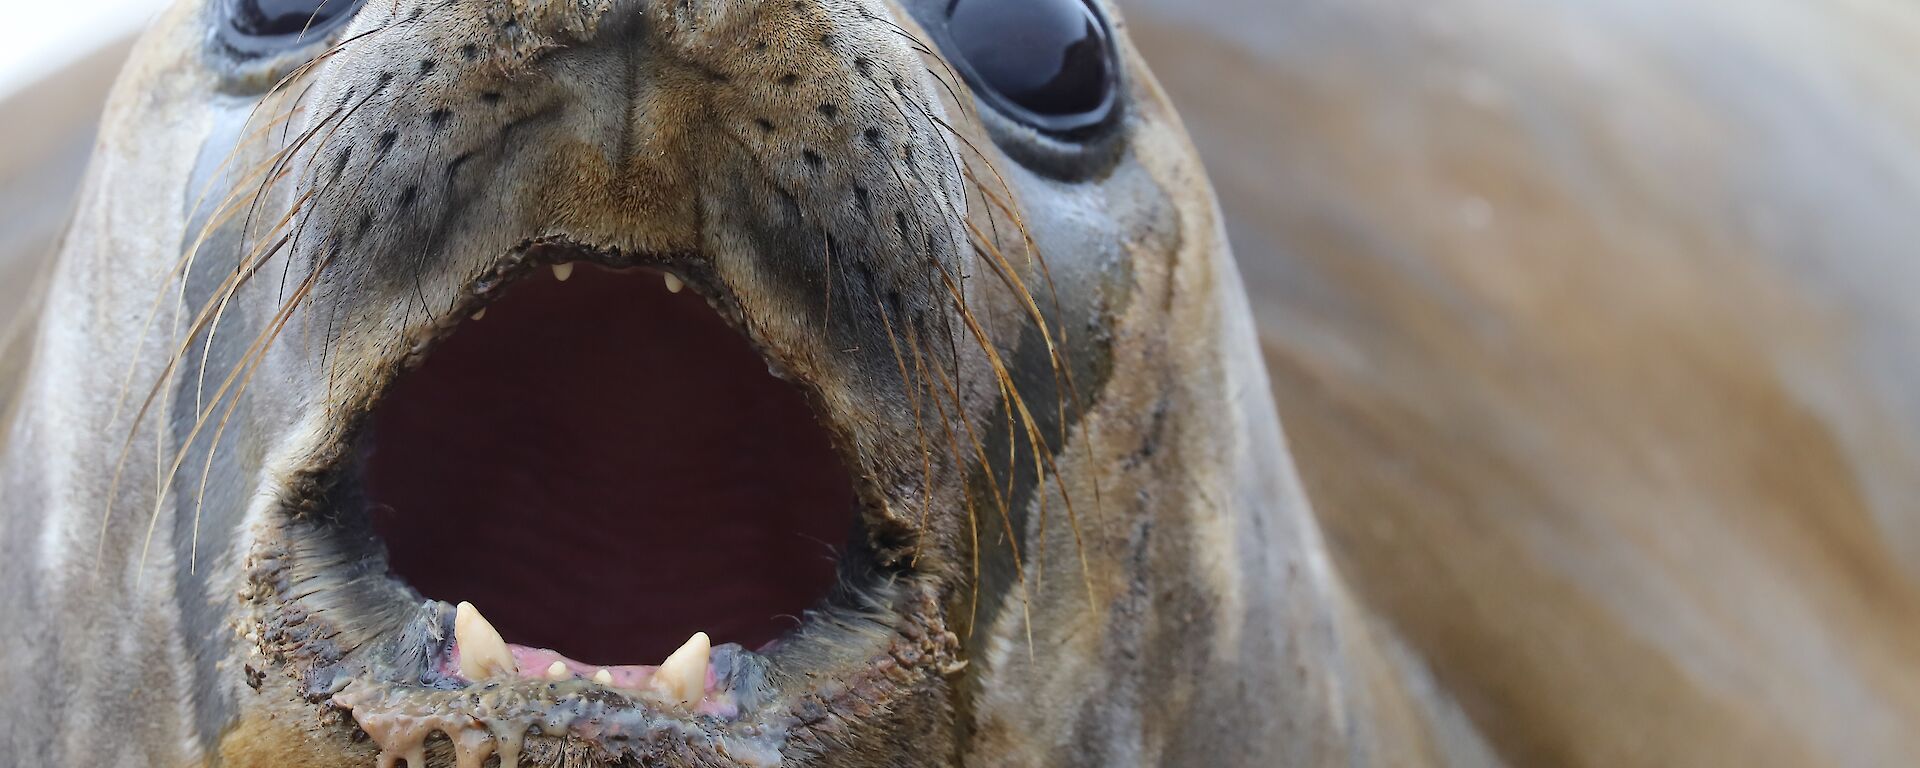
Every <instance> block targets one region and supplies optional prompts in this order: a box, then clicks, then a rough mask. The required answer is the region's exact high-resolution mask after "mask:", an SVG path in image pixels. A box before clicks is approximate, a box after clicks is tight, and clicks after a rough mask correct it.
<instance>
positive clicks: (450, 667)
mask: <svg viewBox="0 0 1920 768" xmlns="http://www.w3.org/2000/svg"><path fill="white" fill-rule="evenodd" d="M507 651H508V652H509V653H512V654H513V665H514V666H515V667H518V668H519V670H520V678H521V679H523V680H545V679H547V670H548V669H550V668H552V667H553V663H554V662H556V661H557V662H560V663H561V664H564V665H566V667H567V673H568V674H569V675H571V676H573V677H575V678H578V679H581V680H592V679H593V676H594V675H595V674H597V673H598V672H599V671H600V670H603V669H604V670H606V671H607V674H608V675H611V676H612V677H613V683H612V686H613V687H615V688H625V689H628V690H635V691H639V690H645V689H646V688H647V686H648V684H649V683H652V682H653V673H654V672H656V671H658V670H659V669H660V668H659V667H652V666H647V665H645V664H627V665H623V666H615V667H603V666H600V665H598V664H588V663H586V662H581V661H574V660H573V659H569V658H567V657H565V656H562V655H560V654H559V653H557V652H555V651H550V650H547V649H545V648H529V647H527V646H524V645H514V644H513V643H508V644H507ZM440 671H441V673H443V674H446V675H452V676H458V675H459V674H460V647H459V646H458V645H456V646H454V648H453V652H452V653H449V654H447V660H446V662H445V663H444V664H443V665H442V667H441V670H440ZM714 683H715V680H714V675H713V665H712V664H711V663H709V664H708V665H707V681H706V690H707V691H708V692H709V693H711V692H712V691H713V686H714Z"/></svg>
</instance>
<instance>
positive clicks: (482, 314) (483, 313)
mask: <svg viewBox="0 0 1920 768" xmlns="http://www.w3.org/2000/svg"><path fill="white" fill-rule="evenodd" d="M486 317H487V311H486V310H484V309H482V310H480V311H478V312H475V313H473V319H474V320H475V321H476V322H477V321H480V320H485V319H486Z"/></svg>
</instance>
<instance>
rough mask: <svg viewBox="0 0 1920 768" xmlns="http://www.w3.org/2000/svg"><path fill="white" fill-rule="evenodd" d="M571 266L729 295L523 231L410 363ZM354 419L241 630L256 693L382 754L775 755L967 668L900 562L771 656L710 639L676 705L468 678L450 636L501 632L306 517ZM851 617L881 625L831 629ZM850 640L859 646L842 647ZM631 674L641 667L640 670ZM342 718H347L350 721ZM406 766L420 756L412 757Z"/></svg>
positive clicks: (757, 760)
mask: <svg viewBox="0 0 1920 768" xmlns="http://www.w3.org/2000/svg"><path fill="white" fill-rule="evenodd" d="M574 261H588V262H595V263H600V264H604V265H608V266H616V267H631V266H637V265H642V264H645V265H648V266H653V267H664V268H667V269H670V270H671V273H672V274H676V275H678V276H680V278H681V279H684V280H685V281H686V282H687V283H689V284H692V285H694V286H695V287H696V288H699V289H701V290H704V291H711V292H713V293H711V294H709V295H710V296H712V297H714V298H715V299H717V301H716V303H717V304H718V305H720V306H721V307H722V308H723V315H725V314H727V312H726V311H724V310H725V309H727V308H729V307H732V306H733V303H732V301H731V297H729V296H727V295H725V293H724V289H722V288H719V287H718V286H715V285H714V284H713V282H712V281H711V280H709V279H708V278H707V276H706V275H705V274H704V273H703V272H702V271H701V266H700V265H701V262H700V261H699V260H698V259H697V258H694V257H692V256H691V255H667V256H645V257H635V256H630V255H625V254H619V253H613V252H608V251H602V250H596V249H592V248H587V247H584V246H581V245H579V244H577V243H573V242H572V241H569V240H565V239H560V238H554V239H546V240H539V241H530V242H528V243H527V244H526V245H525V246H523V247H522V248H520V249H518V250H516V251H515V252H514V253H513V254H511V255H510V256H509V257H507V258H506V259H504V260H502V261H500V262H499V263H498V264H497V265H496V267H495V268H494V269H492V270H491V271H490V272H488V273H487V274H486V275H484V276H482V277H481V278H480V279H479V280H477V281H476V282H475V283H474V284H473V285H472V286H471V290H470V295H471V298H470V301H469V303H468V304H467V305H466V306H463V307H461V308H459V309H458V310H457V311H456V312H453V313H451V314H449V315H448V316H447V317H446V318H444V319H443V320H441V321H440V322H439V323H438V324H436V325H433V326H431V327H429V328H427V329H425V330H424V331H422V335H421V336H420V337H418V338H410V339H408V340H407V341H408V342H409V346H410V349H411V352H410V354H409V356H408V357H407V360H408V361H410V362H417V361H418V360H420V359H422V358H423V357H424V355H425V354H426V353H427V352H428V351H429V350H430V349H431V347H432V346H433V343H434V342H435V341H436V340H438V339H439V338H441V337H443V336H445V335H446V334H447V333H450V332H451V330H452V329H453V327H454V326H455V325H457V324H458V322H459V319H460V318H464V317H466V316H467V315H469V314H471V313H472V312H474V311H477V310H479V309H481V308H484V307H486V306H487V305H488V304H489V303H491V302H492V301H493V300H495V299H496V298H497V297H498V296H499V294H500V292H501V291H502V290H504V289H505V288H506V287H508V286H509V285H511V284H513V283H514V282H516V281H517V280H518V279H520V278H521V277H523V276H525V275H527V274H529V273H531V272H533V271H534V270H536V269H538V268H540V267H542V266H544V265H548V264H560V263H570V262H574ZM734 319H735V320H736V322H737V318H734ZM763 353H764V349H763ZM770 362H771V363H773V364H776V365H778V364H780V363H781V362H782V361H779V360H770ZM403 367H404V366H403ZM397 374H398V371H389V372H388V373H387V375H385V376H381V377H377V378H374V379H371V380H370V381H372V382H373V383H371V384H369V386H371V387H373V388H374V389H375V390H376V391H373V392H368V393H365V395H364V396H363V397H361V398H354V399H355V400H357V401H360V402H364V403H367V404H368V405H369V407H370V405H371V404H372V403H374V402H376V401H378V399H379V395H380V391H381V390H384V388H386V387H388V386H390V383H391V381H392V379H393V378H394V377H395V376H397ZM365 417H366V414H365V413H364V412H361V413H351V414H343V415H342V417H341V418H342V419H343V420H344V421H345V422H347V424H346V426H344V427H342V428H340V429H338V430H336V432H335V438H334V442H333V443H331V444H330V445H329V446H328V447H327V448H326V449H323V450H320V451H318V452H316V453H315V454H314V455H313V456H312V457H311V458H310V460H309V461H308V462H307V464H306V465H305V466H304V468H303V469H302V470H300V471H298V472H295V473H294V474H293V475H292V476H291V477H290V478H288V480H287V482H286V483H285V484H284V487H282V488H281V489H280V493H279V497H280V500H279V506H280V508H281V510H280V512H279V513H278V514H276V515H274V516H273V517H274V518H275V519H274V523H275V525H274V526H273V527H272V529H271V530H269V531H267V532H265V533H263V535H262V536H261V537H260V538H259V540H258V541H257V542H256V543H255V546H254V547H253V551H252V552H251V553H250V555H249V557H248V560H247V564H246V565H247V571H246V573H247V581H248V588H247V589H246V591H245V592H244V593H243V598H244V600H243V602H244V603H245V605H246V608H247V611H246V614H245V617H244V618H243V620H242V624H243V627H244V629H245V634H246V638H247V640H248V642H249V644H250V645H252V646H253V648H252V653H253V654H254V656H255V658H256V659H264V661H265V662H267V663H266V664H265V665H262V666H263V667H264V668H256V667H254V666H253V665H252V664H250V665H249V669H250V670H251V671H250V673H249V681H250V682H252V683H254V685H255V686H256V687H258V685H259V680H260V678H261V676H263V675H264V674H266V669H268V668H270V669H277V670H278V671H280V672H282V673H284V674H287V675H289V676H290V677H292V678H293V680H294V681H295V685H296V688H297V689H298V691H299V692H300V694H301V695H303V696H304V697H305V698H307V699H308V700H309V701H311V702H313V703H314V704H316V705H318V706H321V707H322V708H323V709H331V710H333V711H336V712H339V713H341V714H343V715H348V716H350V717H351V720H352V721H353V722H354V723H355V724H356V725H357V726H358V727H359V728H360V729H361V730H363V731H365V732H366V733H367V734H368V735H369V736H371V737H372V738H373V740H374V741H375V743H376V745H377V746H378V747H379V749H381V750H382V752H383V753H384V754H388V755H390V756H392V757H396V758H407V757H409V756H410V755H416V754H418V750H420V749H423V748H424V744H425V743H426V741H427V740H428V739H429V738H430V737H434V735H435V734H444V735H445V737H446V738H448V739H449V740H450V741H451V743H452V744H453V746H454V749H455V751H456V752H457V753H458V754H460V755H462V756H463V757H462V762H461V763H460V764H461V765H468V764H475V765H477V764H478V763H477V762H474V763H469V762H466V761H467V760H468V759H479V760H484V758H485V757H486V756H487V754H491V753H499V754H501V757H502V764H503V765H506V764H511V762H510V760H509V759H508V758H510V757H511V756H512V755H513V754H515V753H517V752H518V751H519V750H521V749H522V748H523V746H524V748H525V749H527V750H532V751H533V752H535V753H538V752H541V751H549V750H557V749H561V748H562V745H563V744H572V745H574V747H573V748H575V749H579V748H585V749H587V750H589V752H590V753H591V754H594V755H597V756H598V757H599V758H601V759H604V760H609V761H611V760H617V759H620V758H623V757H635V758H638V757H641V756H649V755H651V756H659V755H664V754H673V755H679V756H681V757H682V758H686V759H694V760H696V761H709V762H733V763H740V764H771V763H775V762H778V761H779V760H780V755H781V748H782V746H783V745H784V744H785V743H786V742H787V740H789V739H791V738H803V737H804V736H803V735H802V733H801V732H804V731H809V730H812V729H816V728H820V727H833V725H834V721H833V718H831V717H830V715H831V714H832V713H833V712H835V711H836V710H838V709H840V708H843V707H857V708H864V707H873V706H877V705H881V704H883V702H885V701H886V700H887V699H888V698H890V697H891V696H893V695H895V694H896V693H898V692H900V691H903V690H906V689H907V688H909V687H911V686H912V684H913V683H914V682H915V680H916V678H917V677H918V676H919V675H922V674H934V675H938V674H947V673H951V672H953V671H956V670H957V669H958V668H959V666H960V665H959V664H958V662H957V661H956V659H957V658H958V655H959V654H958V645H959V643H958V640H957V638H956V637H955V636H954V635H953V634H952V633H951V632H949V631H947V629H946V627H945V623H944V617H943V611H942V609H941V596H940V594H939V589H938V587H937V586H936V585H935V582H934V581H933V580H932V579H930V578H926V577H922V576H921V575H919V574H916V573H914V572H912V570H911V569H892V570H889V571H888V572H887V573H886V574H885V575H881V574H878V573H877V572H875V573H871V574H856V575H859V576H871V577H872V578H871V579H869V580H868V582H867V583H864V584H861V585H860V590H859V596H860V599H861V600H862V601H863V603H864V604H863V605H861V606H859V609H858V610H850V611H845V612H843V613H841V614H837V615H834V616H833V617H832V618H831V619H830V620H829V619H825V618H822V617H819V616H814V617H811V618H810V619H809V621H808V622H807V623H806V624H805V625H803V626H802V627H801V628H799V629H798V630H796V631H794V632H793V633H792V634H791V636H790V639H789V640H788V641H787V642H785V643H784V644H783V645H781V647H779V648H777V649H774V650H772V651H770V652H769V653H766V654H762V653H757V652H754V651H750V650H747V649H744V648H741V647H739V646H737V645H721V646H718V647H715V648H713V650H712V652H711V673H710V674H711V684H710V685H708V686H705V687H704V693H703V696H702V699H701V701H699V703H697V704H694V705H692V706H680V705H676V704H675V703H674V702H672V701H671V699H672V697H671V696H668V695H665V694H664V693H663V689H662V687H661V686H660V685H658V684H657V681H655V682H656V684H654V685H640V686H626V685H623V684H620V681H615V683H614V684H608V683H607V681H606V680H605V679H603V680H601V681H596V680H594V679H591V678H590V677H588V678H586V679H582V675H579V674H568V675H565V676H564V678H565V679H560V680H545V679H540V676H539V674H538V672H537V671H530V670H521V672H522V673H523V676H522V677H518V678H513V677H511V676H509V677H507V678H505V679H478V680H476V679H470V678H471V677H473V669H474V668H473V667H472V665H469V668H468V669H466V670H463V669H462V668H461V664H460V662H459V657H460V654H461V652H462V651H461V647H460V646H461V641H462V640H463V639H464V640H466V642H468V643H469V644H472V645H473V646H474V648H472V649H469V653H473V652H475V651H479V652H483V653H491V652H498V651H496V650H495V649H492V648H490V647H489V646H491V645H492V644H497V643H499V642H500V639H499V636H498V634H497V633H492V634H491V635H490V636H489V633H488V632H483V631H479V630H473V629H471V628H470V627H462V628H459V629H457V628H456V623H457V622H456V613H458V612H457V611H456V610H455V609H454V607H453V606H451V605H448V604H447V603H443V602H438V601H427V602H425V603H421V602H420V601H418V600H417V599H416V598H415V597H414V596H412V595H411V594H410V593H409V592H408V590H407V588H406V587H405V586H404V585H402V584H400V583H398V582H396V581H394V580H393V579H391V578H390V577H388V576H387V575H386V574H385V572H384V568H383V567H382V563H381V561H380V560H379V558H378V557H376V556H370V555H368V554H366V553H364V552H360V551H356V550H355V549H354V548H353V546H352V542H353V541H354V539H355V537H356V536H359V537H364V535H365V531H364V530H359V529H355V528H353V527H352V526H351V525H349V526H348V527H347V529H343V528H342V527H341V526H340V523H339V519H338V518H337V517H336V516H334V515H331V514H315V513H316V512H325V511H327V510H329V509H331V508H334V507H337V506H338V505H340V504H342V503H344V502H343V499H350V498H352V496H353V490H352V488H351V485H352V483H351V482H350V481H349V480H348V476H349V475H350V473H351V467H350V464H351V458H350V457H351V451H350V450H349V448H348V444H349V443H350V442H351V440H352V437H353V435H354V434H355V433H356V432H357V431H358V424H357V423H356V422H358V421H360V420H363V419H364V418H365ZM861 490H862V492H863V493H879V492H880V491H879V490H878V489H874V488H870V487H869V488H862V489H861ZM862 567H865V566H862ZM847 624H864V625H866V627H867V628H868V630H879V631H861V632H847V631H840V628H843V627H844V625H847ZM475 638H478V640H475ZM847 646H854V650H855V653H853V654H851V655H849V654H848V653H846V652H845V649H846V647H847ZM501 648H502V649H503V648H504V646H501ZM827 660H837V661H827ZM849 660H851V661H849ZM836 665H837V666H836ZM463 672H464V673H465V674H463ZM529 672H532V673H533V674H532V675H531V676H524V675H526V673H529ZM633 674H634V675H637V676H639V677H644V676H645V675H646V674H648V673H647V671H646V670H638V669H637V670H635V671H634V673H633ZM682 674H684V673H682ZM634 679H638V677H636V678H634ZM340 724H341V725H342V726H345V725H346V720H345V718H343V719H341V720H340ZM408 764H409V765H410V766H411V765H419V764H421V763H418V762H415V761H414V760H412V759H409V760H408Z"/></svg>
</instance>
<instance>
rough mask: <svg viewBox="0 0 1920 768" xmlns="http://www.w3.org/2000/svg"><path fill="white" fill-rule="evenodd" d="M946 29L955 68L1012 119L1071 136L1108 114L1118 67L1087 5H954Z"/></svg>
mask: <svg viewBox="0 0 1920 768" xmlns="http://www.w3.org/2000/svg"><path fill="white" fill-rule="evenodd" d="M945 26H946V34H945V38H946V45H947V46H948V48H949V50H948V53H949V55H950V57H951V58H952V59H954V60H955V62H954V63H956V64H958V65H960V67H961V70H962V71H963V72H965V73H966V74H967V75H968V78H967V79H968V80H969V81H971V82H972V83H973V85H974V88H975V90H976V91H978V92H980V93H981V94H982V95H984V96H986V97H987V98H988V99H989V100H990V101H992V102H994V103H995V104H996V105H998V106H999V107H1000V110H1001V111H1002V112H1005V113H1007V114H1008V115H1010V116H1011V117H1013V118H1014V119H1016V120H1019V121H1020V122H1023V123H1026V124H1028V125H1031V126H1033V127H1035V128H1038V129H1040V130H1042V131H1046V132H1048V133H1052V134H1056V135H1071V134H1075V133H1078V132H1081V131H1084V130H1085V129H1088V128H1092V127H1095V126H1097V125H1100V124H1101V123H1103V122H1105V121H1106V119H1107V118H1108V116H1109V115H1111V114H1112V112H1113V106H1114V102H1115V97H1116V91H1117V89H1118V80H1117V78H1116V77H1115V75H1116V72H1117V69H1118V65H1117V63H1116V62H1115V61H1114V50H1113V44H1112V40H1111V39H1110V38H1109V36H1108V33H1107V27H1106V24H1105V22H1104V21H1103V20H1102V19H1101V17H1100V15H1099V14H1098V13H1097V12H1095V11H1094V9H1093V7H1092V5H1090V4H1089V3H1088V0H952V2H951V4H950V5H949V6H948V7H947V18H946V25H945Z"/></svg>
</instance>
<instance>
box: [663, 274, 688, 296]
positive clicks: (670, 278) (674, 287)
mask: <svg viewBox="0 0 1920 768" xmlns="http://www.w3.org/2000/svg"><path fill="white" fill-rule="evenodd" d="M686 287H687V283H686V281H684V280H681V279H680V277H679V276H678V275H671V274H670V275H667V292H668V293H679V292H680V290H681V289H683V288H686Z"/></svg>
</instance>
